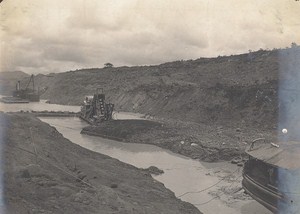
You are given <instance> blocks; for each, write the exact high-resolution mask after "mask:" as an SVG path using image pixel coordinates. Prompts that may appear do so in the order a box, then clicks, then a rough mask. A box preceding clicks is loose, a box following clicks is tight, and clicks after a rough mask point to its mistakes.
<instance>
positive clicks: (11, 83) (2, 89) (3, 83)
mask: <svg viewBox="0 0 300 214" xmlns="http://www.w3.org/2000/svg"><path fill="white" fill-rule="evenodd" d="M28 77H29V75H28V74H26V73H24V72H22V71H7V72H0V94H1V95H12V91H13V90H15V89H16V84H17V82H18V81H19V80H23V79H24V78H28ZM22 83H23V82H22ZM22 83H21V84H22ZM23 84H24V85H25V82H24V83H23ZM24 87H25V86H24Z"/></svg>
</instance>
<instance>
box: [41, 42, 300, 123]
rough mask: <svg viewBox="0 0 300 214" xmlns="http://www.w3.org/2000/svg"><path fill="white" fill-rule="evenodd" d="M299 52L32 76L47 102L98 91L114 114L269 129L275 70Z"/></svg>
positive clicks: (78, 99)
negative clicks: (134, 113)
mask: <svg viewBox="0 0 300 214" xmlns="http://www.w3.org/2000/svg"><path fill="white" fill-rule="evenodd" d="M299 59H300V48H299V47H298V48H297V47H296V48H292V49H285V50H273V51H264V50H260V51H257V52H251V53H247V54H241V55H235V56H224V57H217V58H200V59H196V60H188V61H176V62H170V63H165V64H161V65H157V66H138V67H117V68H102V69H98V68H95V69H82V70H76V71H69V72H65V73H59V74H50V75H47V76H45V75H38V76H37V78H36V79H37V80H36V82H38V84H39V85H40V86H41V87H46V86H47V87H48V90H47V92H46V93H45V94H44V95H43V97H44V98H45V99H50V100H51V102H53V103H62V104H77V105H78V104H80V103H81V102H82V100H83V98H84V96H85V95H92V94H93V93H94V92H95V91H96V89H97V88H104V92H105V94H106V95H107V98H108V100H109V101H110V102H113V103H115V106H116V108H117V110H123V111H135V112H140V113H147V114H151V115H154V116H159V117H164V118H172V119H179V120H186V121H193V122H202V123H206V124H220V125H231V124H232V123H234V124H238V125H240V126H242V125H246V126H253V127H265V128H274V125H275V124H276V123H277V122H276V121H277V114H278V101H277V100H278V98H277V96H278V90H277V88H278V79H279V76H280V75H279V72H280V68H283V67H284V68H286V69H291V68H290V66H287V65H289V64H293V65H296V64H297V63H298V64H299V61H300V60H299Z"/></svg>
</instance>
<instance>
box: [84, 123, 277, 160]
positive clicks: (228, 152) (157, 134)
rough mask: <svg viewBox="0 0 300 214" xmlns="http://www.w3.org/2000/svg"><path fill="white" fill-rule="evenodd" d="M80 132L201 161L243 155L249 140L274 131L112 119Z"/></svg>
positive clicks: (269, 138)
mask: <svg viewBox="0 0 300 214" xmlns="http://www.w3.org/2000/svg"><path fill="white" fill-rule="evenodd" d="M81 133H82V134H88V135H95V136H100V137H104V138H110V139H114V140H118V141H123V142H129V143H146V144H152V145H156V146H159V147H162V148H164V149H168V150H171V151H173V152H174V153H178V154H182V155H185V156H188V157H191V158H193V159H199V160H203V161H209V162H212V161H220V160H232V159H233V158H234V157H237V156H241V155H244V150H245V148H246V146H248V145H250V143H251V142H252V140H253V139H255V138H261V137H265V138H267V139H268V140H269V141H272V140H274V139H275V136H276V133H273V132H263V133H262V132H260V131H259V130H248V129H240V128H226V127H222V126H218V127H217V126H206V125H204V124H199V123H192V122H182V121H181V122H180V121H171V120H152V121H147V120H113V121H107V122H103V123H101V124H99V125H97V126H88V127H85V128H84V129H83V130H82V132H81Z"/></svg>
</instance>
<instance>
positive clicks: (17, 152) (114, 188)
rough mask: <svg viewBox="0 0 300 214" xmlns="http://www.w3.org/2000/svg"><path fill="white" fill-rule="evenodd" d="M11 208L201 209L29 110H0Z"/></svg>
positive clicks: (78, 210)
mask: <svg viewBox="0 0 300 214" xmlns="http://www.w3.org/2000/svg"><path fill="white" fill-rule="evenodd" d="M0 122H1V123H0V125H1V126H0V132H1V135H0V136H1V137H2V139H1V143H2V145H1V146H2V155H1V157H3V159H2V162H5V164H4V165H3V166H2V168H3V171H4V173H3V175H4V200H5V205H6V209H7V210H6V211H7V213H18V214H23V213H24V214H25V213H26V214H27V213H37V214H38V213H39V214H40V213H64V214H65V213H103V214H108V213H122V214H123V213H124V214H125V213H128V214H129V213H130V214H131V213H137V214H140V213H153V214H154V213H155V214H156V213H172V214H173V213H178V214H179V213H180V214H181V213H200V212H199V211H198V210H197V209H196V208H195V207H194V206H193V205H191V204H189V203H186V202H182V201H181V200H179V199H177V198H176V197H175V195H174V193H173V192H171V191H170V190H168V189H166V188H165V187H164V185H163V184H162V183H160V182H157V181H155V180H154V179H153V178H152V177H151V175H150V174H149V172H147V170H140V169H137V168H135V167H133V166H130V165H128V164H125V163H122V162H120V161H118V160H116V159H113V158H110V157H108V156H105V155H102V154H98V153H95V152H92V151H89V150H87V149H84V148H82V147H80V146H78V145H75V144H73V143H71V142H70V141H69V140H67V139H65V138H64V137H63V136H62V135H61V134H60V133H59V132H57V131H56V129H55V128H53V127H50V126H49V125H48V124H46V123H43V122H41V121H40V120H39V119H37V118H35V117H33V116H30V115H26V114H4V113H1V114H0Z"/></svg>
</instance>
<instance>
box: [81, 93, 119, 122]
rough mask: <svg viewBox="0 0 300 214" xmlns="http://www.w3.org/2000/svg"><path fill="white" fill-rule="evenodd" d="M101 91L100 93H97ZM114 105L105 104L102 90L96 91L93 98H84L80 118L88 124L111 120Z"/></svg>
mask: <svg viewBox="0 0 300 214" xmlns="http://www.w3.org/2000/svg"><path fill="white" fill-rule="evenodd" d="M100 90H101V92H99V91H100ZM113 110H114V104H112V103H106V102H105V94H104V93H103V88H100V89H97V91H96V93H95V94H94V95H93V96H86V97H85V99H84V102H83V105H82V106H81V112H80V118H81V119H83V120H85V121H87V122H88V123H90V124H97V123H100V122H103V121H108V120H112V114H113Z"/></svg>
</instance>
